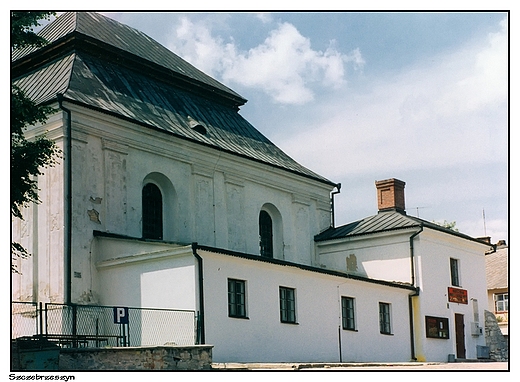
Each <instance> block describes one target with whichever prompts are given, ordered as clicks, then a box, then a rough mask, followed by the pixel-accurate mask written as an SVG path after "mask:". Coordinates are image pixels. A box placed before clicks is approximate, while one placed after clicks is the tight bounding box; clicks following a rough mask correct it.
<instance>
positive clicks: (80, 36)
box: [11, 12, 490, 362]
mask: <svg viewBox="0 0 520 382" xmlns="http://www.w3.org/2000/svg"><path fill="white" fill-rule="evenodd" d="M40 35H42V36H43V37H44V38H46V39H47V40H48V41H49V44H48V45H46V46H44V47H42V48H40V49H32V48H26V49H23V50H20V51H16V52H14V53H13V56H12V60H13V61H12V66H11V69H12V71H11V72H12V78H13V80H14V82H15V83H16V84H17V85H18V86H19V87H20V88H22V89H24V91H25V92H26V94H27V95H28V96H30V97H31V98H33V100H35V101H36V102H38V103H44V104H49V105H52V106H54V107H55V109H56V110H57V112H56V114H54V115H53V116H51V117H50V118H49V120H48V121H47V123H46V124H45V125H44V126H33V127H31V128H29V129H28V130H27V136H28V138H29V139H31V138H34V137H37V136H38V135H40V134H43V133H46V134H47V136H48V137H50V138H52V139H54V140H55V142H56V143H57V144H58V146H59V147H60V148H61V149H62V151H63V160H62V161H60V162H59V163H58V164H57V165H56V166H55V167H52V168H50V169H47V170H46V172H45V175H43V176H41V177H39V178H38V186H39V188H40V190H41V191H40V194H39V195H40V198H41V200H42V203H41V204H39V205H33V206H30V207H28V208H26V209H25V210H24V211H23V212H24V217H25V219H24V220H23V221H21V220H14V221H13V224H12V231H13V240H15V241H18V242H20V243H21V244H22V245H24V247H25V248H27V250H28V251H29V252H30V253H31V254H32V256H31V257H30V258H29V259H26V260H18V264H17V266H18V269H19V270H20V271H21V274H15V275H13V277H12V300H13V301H22V302H55V303H63V304H66V305H81V306H90V305H102V306H114V307H136V308H162V309H183V310H190V311H195V312H197V317H198V322H197V325H198V327H199V328H200V331H199V336H198V341H199V343H207V344H212V345H214V349H213V359H214V361H216V362H246V361H249V362H254V361H257V362H269V361H271V362H283V361H286V362H291V361H292V362H296V361H300V362H307V361H323V362H332V361H379V362H390V361H409V360H411V359H412V360H414V359H417V360H426V361H446V360H447V359H448V358H449V356H450V355H454V356H455V355H456V357H457V358H477V356H478V354H477V353H478V349H479V346H483V345H485V340H484V338H483V335H482V332H481V326H482V317H483V308H484V305H485V301H486V291H485V284H484V283H483V281H482V280H484V279H485V265H484V253H485V252H486V251H488V250H489V249H490V246H489V245H488V244H487V243H485V242H482V241H480V240H477V239H473V238H471V237H469V236H466V235H463V234H460V233H457V232H454V231H450V230H447V229H444V228H442V227H440V226H437V225H435V224H433V223H429V222H426V221H424V220H421V219H417V218H412V217H410V216H408V215H406V212H405V206H404V182H402V181H399V180H397V179H389V180H385V181H381V182H376V185H377V194H378V200H379V202H378V203H379V212H378V214H377V215H375V216H372V217H369V218H366V219H363V220H361V221H358V222H354V223H351V224H347V225H345V226H342V227H334V226H332V224H331V221H333V219H332V216H333V210H332V208H331V206H332V205H333V203H331V201H332V196H333V194H334V193H336V192H338V191H339V188H340V186H339V184H337V183H335V182H333V181H330V180H328V179H327V178H325V177H323V176H321V175H319V174H316V173H315V172H313V171H311V170H309V169H307V168H305V167H304V166H302V165H300V164H299V163H297V162H296V161H294V160H293V159H292V158H290V157H288V156H287V155H286V154H285V153H284V152H283V151H282V150H280V149H279V148H278V147H276V145H274V144H273V143H272V142H270V141H269V140H268V139H267V138H266V137H265V136H263V135H262V134H261V133H260V132H259V131H258V130H256V129H255V128H254V127H253V126H252V125H251V124H250V123H249V122H247V121H246V120H245V119H244V118H243V117H242V116H241V115H240V113H239V109H240V107H241V106H242V105H243V104H244V103H245V102H246V100H245V99H244V98H243V97H241V96H240V95H239V94H237V93H235V92H234V91H233V90H231V89H229V88H227V87H226V86H225V85H223V84H221V83H220V82H218V81H216V80H215V79H213V78H211V77H209V76H207V75H206V74H204V73H202V72H201V71H199V70H198V69H196V68H195V67H193V66H192V65H190V64H189V63H187V62H186V61H184V60H182V59H181V58H180V57H178V56H177V55H175V54H174V53H172V52H171V51H169V50H168V49H166V48H165V47H163V46H161V45H160V44H158V43H157V42H155V41H154V40H152V39H151V38H149V37H148V36H146V35H145V34H143V33H141V32H139V31H137V30H135V29H133V28H130V27H128V26H125V25H123V24H120V23H118V22H116V21H114V20H111V19H109V18H107V17H104V16H102V15H99V14H97V13H91V12H87V13H84V12H78V13H74V12H69V13H65V14H63V15H61V16H60V17H58V18H57V19H56V20H55V21H54V22H52V23H50V24H49V25H47V26H46V27H45V28H44V29H42V31H41V32H40ZM160 324H161V323H160V322H148V323H146V322H145V321H142V322H141V326H139V327H138V328H139V330H140V331H139V333H138V334H136V335H133V337H132V339H133V341H134V342H133V344H137V345H152V344H160V345H162V344H164V343H166V342H175V341H176V340H175V341H174V340H172V339H171V336H174V335H175V330H176V329H175V327H168V328H162V330H163V331H164V336H163V337H161V338H162V341H163V342H161V343H153V342H150V341H151V340H150V337H149V336H148V332H147V331H148V330H150V327H157V326H160ZM101 329H103V328H100V330H101ZM96 330H97V326H96ZM166 332H168V333H166ZM172 333H173V334H172ZM136 341H137V342H136Z"/></svg>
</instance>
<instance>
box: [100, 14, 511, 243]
mask: <svg viewBox="0 0 520 382" xmlns="http://www.w3.org/2000/svg"><path fill="white" fill-rule="evenodd" d="M104 14H105V15H107V16H109V17H111V18H114V19H115V20H118V21H120V22H122V23H125V24H127V25H130V26H132V27H134V28H136V29H139V30H141V31H143V32H144V33H146V34H148V35H149V36H150V37H152V38H154V39H156V40H157V41H159V42H160V43H162V44H163V45H165V46H166V47H168V48H170V49H171V50H172V51H173V52H175V53H176V54H178V55H179V56H181V57H183V58H184V59H186V60H187V61H189V62H191V63H192V64H194V65H195V66H196V67H198V68H199V69H201V70H203V71H204V72H206V73H207V74H209V75H211V76H213V77H215V78H216V79H218V80H220V81H221V82H223V83H224V84H226V85H227V86H229V87H231V88H232V89H233V90H235V91H237V92H238V93H239V94H241V95H242V96H243V97H245V98H246V99H248V102H247V103H246V105H244V106H243V107H242V108H241V111H240V113H241V114H242V115H243V116H244V117H245V118H246V119H248V120H249V121H250V122H251V123H252V124H253V125H254V126H255V127H256V128H257V129H259V130H260V131H261V132H262V133H264V134H265V135H266V136H267V137H268V138H270V139H271V140H272V141H273V142H274V143H275V144H277V145H278V146H279V147H280V148H282V149H283V150H284V151H286V152H287V153H288V154H289V155H291V156H292V157H293V158H294V159H296V160H297V161H299V162H300V163H302V164H304V165H306V166H307V167H309V168H311V169H312V170H314V171H316V172H318V173H320V174H321V175H324V176H326V177H328V178H329V179H331V180H332V181H334V182H339V183H341V184H342V189H341V193H340V194H339V195H337V196H336V224H337V225H341V224H345V223H348V222H351V221H354V220H357V219H361V218H364V217H366V216H369V215H373V214H375V213H376V212H377V210H376V193H375V186H374V182H375V181H376V180H382V179H387V178H398V179H401V180H403V181H405V182H406V188H405V194H406V206H407V212H408V214H410V215H413V216H419V217H421V218H424V219H427V220H434V221H437V222H443V221H444V220H447V221H450V222H452V221H455V222H456V224H457V228H458V229H459V230H460V231H461V232H464V233H467V234H469V235H472V236H477V237H478V236H484V235H487V236H491V239H492V241H493V242H496V241H498V240H501V239H506V240H507V239H508V218H509V216H508V144H509V143H508V19H507V13H503V12H502V13H501V12H457V13H455V12H375V11H371V12H290V13H279V12H271V13H252V12H248V13H238V12H233V13H222V12H219V13H215V12H213V13H200V12H191V13H157V12H154V13H112V12H109V13H104ZM484 216H485V220H484Z"/></svg>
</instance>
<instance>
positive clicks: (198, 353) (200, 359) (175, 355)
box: [59, 345, 213, 371]
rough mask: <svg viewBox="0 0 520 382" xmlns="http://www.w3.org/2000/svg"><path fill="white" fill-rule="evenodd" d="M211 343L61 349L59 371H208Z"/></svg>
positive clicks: (210, 359) (210, 361) (210, 360)
mask: <svg viewBox="0 0 520 382" xmlns="http://www.w3.org/2000/svg"><path fill="white" fill-rule="evenodd" d="M212 348H213V346H212V345H195V346H150V347H126V348H125V347H121V348H83V349H61V351H60V359H59V369H60V370H70V371H82V370H209V369H211V363H212Z"/></svg>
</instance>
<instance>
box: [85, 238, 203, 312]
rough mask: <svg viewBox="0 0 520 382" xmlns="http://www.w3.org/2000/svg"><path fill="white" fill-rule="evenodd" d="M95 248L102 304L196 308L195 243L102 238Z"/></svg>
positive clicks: (97, 241) (97, 240) (97, 283)
mask: <svg viewBox="0 0 520 382" xmlns="http://www.w3.org/2000/svg"><path fill="white" fill-rule="evenodd" d="M94 248H95V252H96V254H97V257H96V261H95V264H96V268H97V270H98V276H97V282H96V286H97V287H98V288H99V289H98V290H97V293H98V294H99V295H100V296H101V299H100V303H101V304H102V305H109V306H112V305H114V306H129V307H144V308H168V309H188V310H196V308H197V304H196V297H195V296H196V284H195V263H194V257H193V255H192V251H191V246H184V247H183V246H178V245H172V244H163V243H147V242H142V241H137V240H132V239H129V240H127V239H112V238H105V237H98V238H96V239H95V245H94Z"/></svg>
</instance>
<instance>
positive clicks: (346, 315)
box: [341, 296, 356, 330]
mask: <svg viewBox="0 0 520 382" xmlns="http://www.w3.org/2000/svg"><path fill="white" fill-rule="evenodd" d="M354 302H355V301H354V298H353V297H344V296H342V297H341V321H342V326H343V329H345V330H356V319H355V317H356V316H355V310H354V309H355V308H354Z"/></svg>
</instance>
